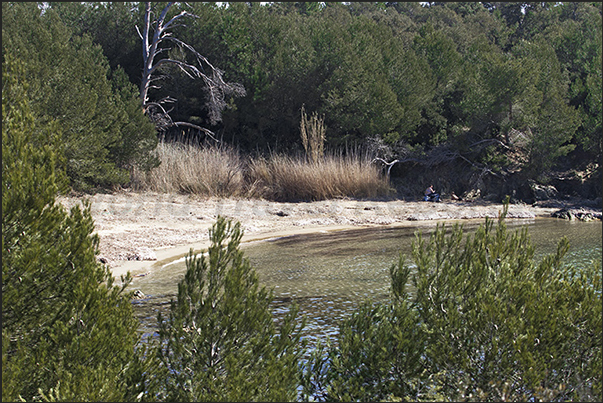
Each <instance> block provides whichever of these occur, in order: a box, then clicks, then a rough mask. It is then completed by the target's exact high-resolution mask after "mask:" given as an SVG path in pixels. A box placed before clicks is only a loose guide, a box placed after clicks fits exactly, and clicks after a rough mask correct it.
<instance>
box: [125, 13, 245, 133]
mask: <svg viewBox="0 0 603 403" xmlns="http://www.w3.org/2000/svg"><path fill="white" fill-rule="evenodd" d="M174 4H175V3H174V2H170V3H168V4H167V5H166V6H165V7H164V8H163V10H162V11H161V13H160V14H159V17H158V18H157V19H154V20H153V19H152V15H151V14H152V6H151V2H147V3H146V9H145V14H144V27H143V29H142V32H141V31H140V29H139V28H138V26H137V27H136V30H137V31H138V35H139V36H140V38H141V39H142V59H143V73H142V80H141V82H140V101H141V103H142V108H143V111H144V112H145V113H146V114H147V115H148V116H149V117H150V118H151V119H152V120H153V121H154V122H155V124H156V126H157V128H158V129H159V130H160V131H162V130H166V129H168V128H169V127H172V126H187V127H192V128H195V129H197V130H201V131H204V132H205V133H206V134H208V135H210V136H211V134H212V133H211V131H209V130H208V129H206V128H202V127H200V126H197V125H194V124H192V123H188V122H174V121H173V120H172V119H171V117H170V115H169V113H168V112H167V111H166V110H165V108H164V107H163V104H165V103H169V102H174V101H175V99H173V98H171V97H167V98H164V99H162V100H159V101H154V102H153V101H151V100H149V90H150V89H152V88H156V89H158V88H159V86H158V85H156V84H154V82H156V81H158V80H161V79H162V78H164V77H163V76H161V75H159V74H158V73H159V70H160V69H161V67H162V66H166V65H168V64H171V65H175V66H177V67H179V68H180V70H181V71H183V72H184V73H185V74H186V75H187V76H189V77H190V78H191V79H196V78H201V79H203V81H204V82H205V85H206V86H207V89H208V91H207V93H208V96H207V99H206V104H207V107H208V111H209V121H210V123H211V124H216V123H218V122H219V121H221V120H222V111H223V110H224V109H225V108H226V106H227V103H226V100H225V97H226V96H228V95H232V96H244V95H245V88H244V87H243V86H242V85H241V84H238V83H227V82H225V81H224V79H223V77H222V75H223V72H222V71H221V70H219V69H217V68H215V67H214V66H213V65H212V64H211V63H209V61H208V60H207V58H205V57H204V56H203V55H201V54H200V53H199V52H197V51H196V50H195V49H194V48H193V47H192V46H190V45H189V44H187V43H185V42H183V41H181V40H180V39H178V38H174V37H173V36H172V35H171V31H170V30H171V29H172V28H174V26H175V24H176V23H177V22H179V20H180V19H182V18H183V17H194V18H198V17H197V16H196V15H194V14H190V13H188V12H186V11H182V12H180V13H179V14H176V15H175V16H173V17H171V18H170V19H169V20H168V21H167V22H166V17H167V14H168V12H169V10H170V8H171V7H172V6H173V5H174ZM168 42H169V43H170V44H172V45H174V44H175V45H176V46H178V47H179V48H181V49H184V50H186V51H188V52H190V53H191V54H192V55H194V56H195V59H196V62H197V63H196V64H197V65H198V66H199V67H200V68H198V67H197V66H195V65H193V64H190V63H186V62H183V61H181V60H176V59H170V58H169V57H168V55H167V54H166V55H161V57H158V56H159V55H160V54H161V53H162V52H165V53H167V52H168V51H169V48H166V47H163V46H162V45H165V44H166V43H168ZM156 59H157V60H156ZM205 71H208V72H209V75H208V74H205V73H204V72H205Z"/></svg>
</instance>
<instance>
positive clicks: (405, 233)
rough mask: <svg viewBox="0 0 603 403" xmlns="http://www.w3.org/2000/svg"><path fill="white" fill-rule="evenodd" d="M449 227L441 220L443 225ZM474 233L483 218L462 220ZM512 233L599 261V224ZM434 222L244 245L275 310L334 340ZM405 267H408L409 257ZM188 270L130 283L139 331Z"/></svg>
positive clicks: (580, 262) (380, 295) (380, 292)
mask: <svg viewBox="0 0 603 403" xmlns="http://www.w3.org/2000/svg"><path fill="white" fill-rule="evenodd" d="M452 224H453V222H451V221H450V222H447V223H446V226H447V227H448V228H451V227H452ZM461 224H463V226H464V229H465V231H466V232H467V233H472V232H473V231H475V229H476V228H477V227H478V226H479V225H480V224H483V220H477V221H466V220H465V221H463V222H461ZM506 224H507V228H508V229H509V230H510V231H516V230H520V229H521V227H523V226H528V228H529V234H530V238H531V240H532V243H533V244H534V246H535V248H536V259H540V258H542V257H543V256H545V255H547V254H550V253H553V252H554V251H555V250H556V247H557V244H558V242H559V240H560V238H561V237H563V236H565V237H567V238H568V239H569V241H570V250H569V252H568V254H567V255H566V258H565V262H566V264H574V265H577V266H582V267H583V266H585V265H589V264H591V263H592V261H593V260H598V261H601V256H602V253H601V250H602V247H601V244H602V231H603V226H602V223H601V221H594V222H574V221H567V220H560V219H553V218H551V219H548V218H539V219H536V220H513V219H507V221H506ZM435 225H436V224H435V223H430V222H427V223H421V224H420V225H417V226H413V227H402V228H401V227H397V228H392V227H383V228H362V229H353V230H346V231H338V232H318V233H314V234H304V235H294V236H290V237H284V238H277V239H273V240H267V241H261V242H254V243H248V244H243V245H242V250H243V251H244V252H245V256H247V258H248V259H249V260H250V262H251V264H252V266H253V267H254V268H255V270H256V272H257V273H258V276H259V279H260V282H261V284H262V285H265V286H267V287H268V288H272V289H273V290H274V296H275V302H274V310H275V314H276V315H277V316H279V315H281V314H283V313H285V312H286V311H287V310H288V306H289V304H290V303H291V301H292V300H294V301H296V302H297V304H298V305H299V307H300V314H302V315H305V316H306V318H307V322H306V323H307V324H306V328H305V331H304V335H305V337H307V338H308V339H309V341H310V343H311V344H312V343H313V341H315V339H317V338H324V337H326V336H328V335H330V336H332V335H335V334H336V333H337V331H338V323H339V321H340V320H341V319H342V318H343V317H345V316H347V315H350V314H351V313H352V312H353V311H354V310H355V308H356V307H357V306H358V304H359V303H360V302H362V301H363V300H367V299H368V300H370V301H374V302H377V301H386V300H387V299H388V295H389V286H390V278H389V269H390V267H391V265H392V264H393V263H396V262H397V261H398V256H399V255H400V253H402V254H405V255H406V256H410V250H411V244H412V241H413V240H414V239H415V233H416V232H417V231H421V232H422V233H423V236H429V234H430V233H431V232H432V231H433V230H434V229H435ZM407 262H408V263H409V264H410V263H411V262H410V260H409V259H408V260H407ZM185 270H186V267H185V264H184V262H182V261H180V262H177V263H174V264H170V265H167V266H164V267H162V268H159V269H154V270H153V271H152V272H151V274H149V275H147V276H145V277H140V278H136V279H135V280H134V282H133V283H132V285H131V287H132V288H134V289H140V290H141V291H142V292H143V293H144V294H145V295H146V298H144V299H142V300H139V301H137V302H136V313H137V315H138V316H139V318H140V319H141V322H142V331H144V332H147V333H152V332H153V330H154V326H155V323H156V317H157V311H158V310H160V309H161V310H163V309H167V307H168V306H169V305H168V303H169V300H170V299H171V298H174V297H175V294H176V292H177V289H178V287H177V284H178V282H179V281H180V280H181V279H182V278H183V277H184V273H185Z"/></svg>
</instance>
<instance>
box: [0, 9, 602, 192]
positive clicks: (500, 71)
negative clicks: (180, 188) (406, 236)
mask: <svg viewBox="0 0 603 403" xmlns="http://www.w3.org/2000/svg"><path fill="white" fill-rule="evenodd" d="M164 11H165V13H166V14H165V15H164V17H163V18H164V19H163V20H161V21H159V20H160V14H161V13H162V12H164ZM145 18H146V19H145ZM172 18H175V20H174V22H173V23H172V24H171V25H169V26H168V25H167V24H168V23H167V22H168V21H171V19H172ZM147 20H149V24H150V25H149V26H148V31H149V32H146V31H145V27H147V24H146V22H145V21H147ZM601 20H602V17H601V3H598V2H569V3H566V2H563V3H521V2H511V3H507V2H493V3H481V2H473V3H456V2H454V3H448V2H441V3H438V2H435V3H401V2H385V3H378V2H372V3H369V2H366V3H356V2H352V3H349V4H345V3H341V2H326V3H299V2H298V3H279V2H276V3H236V2H235V3H228V2H225V3H211V2H198V3H190V4H189V3H174V4H173V5H169V7H168V6H166V5H165V4H150V5H148V7H147V4H146V3H123V2H122V3H120V2H101V3H97V2H76V3H65V2H56V3H55V2H49V3H36V2H25V3H11V2H5V3H3V5H2V37H3V41H2V54H3V60H4V56H5V55H6V54H9V53H11V54H13V57H14V58H16V59H20V60H21V61H22V62H23V63H24V68H25V70H26V73H27V77H28V80H29V81H30V85H29V86H28V90H27V91H28V93H27V97H28V99H29V100H30V102H31V107H32V113H34V114H35V117H36V120H37V121H39V122H51V121H52V122H55V124H58V125H60V126H61V129H60V131H59V133H60V136H59V137H60V141H58V142H57V143H56V146H57V153H58V154H59V157H60V158H59V159H58V162H57V163H58V164H59V166H58V167H57V168H58V169H61V170H62V171H64V172H65V173H66V174H67V176H68V178H69V184H70V186H71V188H72V189H74V190H78V191H82V190H83V191H95V189H96V190H101V189H103V188H105V189H111V188H114V187H129V186H132V185H133V184H134V182H135V181H134V177H133V175H134V171H140V170H142V171H148V170H150V169H153V168H155V167H156V166H157V165H158V164H159V163H160V161H159V160H158V159H157V158H156V153H155V152H154V150H155V148H156V146H157V144H158V142H159V140H161V139H163V140H165V141H168V142H172V141H176V142H183V143H186V144H195V145H200V146H202V145H204V144H209V143H212V142H213V143H215V142H219V143H220V144H221V146H223V147H234V149H236V150H238V151H239V152H240V153H241V158H243V159H244V160H247V159H249V158H251V157H252V156H256V155H259V156H261V157H268V156H270V155H287V156H298V155H303V154H304V153H305V154H306V155H308V157H309V158H310V159H309V161H313V162H316V160H315V158H316V155H314V154H312V153H318V154H320V153H325V154H329V153H331V154H332V155H343V154H345V153H346V152H348V151H350V150H352V152H356V153H359V154H360V155H369V157H370V158H369V160H371V161H372V160H373V159H374V158H380V159H382V160H384V161H387V162H388V163H389V162H393V161H397V162H396V163H394V164H392V165H393V166H392V167H391V170H390V173H391V176H390V179H391V185H392V186H393V187H394V188H396V190H397V191H398V194H397V196H399V197H408V196H412V197H416V194H417V192H418V191H420V190H422V188H424V185H426V184H428V182H429V183H433V184H434V185H435V186H436V188H437V189H438V190H439V191H440V192H442V193H444V194H451V193H452V192H454V193H455V194H457V195H459V196H461V195H467V196H469V195H479V196H480V197H492V198H496V199H497V201H500V200H502V199H503V198H504V195H505V194H509V195H511V196H512V202H514V201H525V202H530V201H531V200H533V199H534V194H533V189H534V186H535V185H538V184H540V185H546V186H554V187H556V189H557V191H558V193H559V194H560V195H561V196H579V197H582V198H590V199H596V198H597V197H601V196H602V186H601V183H602V180H601V158H602V132H603V129H602V125H601V116H602V114H603V113H602V109H601V105H602V104H601V99H602V84H601V82H602V81H601V65H602V62H601V54H602V51H601V47H602V46H601V43H602V39H601V37H602V36H601V35H602V34H601V32H602V23H601ZM162 24H163V25H162ZM143 31H144V33H143ZM153 32H156V33H157V34H158V35H159V36H162V35H163V37H164V38H165V42H159V43H157V46H158V47H159V50H157V52H158V54H157V55H156V58H155V59H153V61H152V62H153V63H154V65H153V67H155V68H154V69H153V70H152V74H151V75H150V76H149V75H148V74H147V76H145V77H146V81H145V83H147V84H148V85H144V88H145V89H144V99H145V101H144V108H143V105H141V98H140V97H141V80H142V78H143V77H141V73H142V72H143V70H144V68H143V67H144V66H143V62H144V60H146V59H144V58H143V51H142V50H143V38H147V39H148V38H151V37H152V35H151V33H153ZM145 35H146V36H145ZM168 37H169V38H170V39H169V40H168ZM170 43H171V45H170ZM193 50H194V52H193ZM191 52H192V53H191ZM163 61H165V62H163ZM168 61H169V62H168ZM197 61H199V63H202V64H201V65H197ZM206 62H209V63H210V65H211V67H210V66H209V65H207V63H206ZM180 67H182V68H180ZM188 67H194V69H196V70H189V69H188ZM144 71H146V70H144ZM195 71H197V72H198V73H199V74H193V73H194V72H195ZM212 71H213V72H214V73H215V74H217V75H216V76H215V77H214V76H212V74H214V73H212ZM149 74H150V73H149ZM212 77H213V78H212ZM149 82H150V84H149ZM229 88H230V90H229ZM231 90H232V91H231ZM151 105H155V106H154V108H155V110H158V108H159V106H157V105H160V106H161V108H163V110H164V111H165V113H163V112H162V113H160V114H158V113H150V112H149V108H150V107H151ZM161 108H160V109H161ZM149 118H151V119H149ZM304 118H305V119H306V120H304ZM312 118H316V120H317V121H320V123H321V126H320V127H318V126H316V125H315V126H312V125H311V124H310V125H305V126H304V125H303V124H302V123H304V122H305V121H308V122H307V123H310V122H309V119H312ZM170 122H171V123H170ZM179 122H181V123H182V124H179ZM177 123H178V124H177ZM304 127H305V128H306V129H308V130H309V129H311V128H312V127H316V128H319V129H321V130H322V132H319V131H317V132H316V135H317V136H318V137H317V138H318V139H322V140H323V141H322V142H320V143H317V145H320V147H318V148H316V149H312V148H311V147H307V146H306V145H305V144H304V136H303V133H301V130H302V129H303V128H304ZM306 138H309V137H306ZM359 150H360V151H359ZM417 179H419V182H421V183H417V184H416V188H415V187H414V182H417ZM423 182H425V183H423ZM173 186H177V185H176V184H174V185H173ZM262 196H263V195H262ZM276 196H278V197H281V196H282V195H281V194H279V193H278V192H277V193H276Z"/></svg>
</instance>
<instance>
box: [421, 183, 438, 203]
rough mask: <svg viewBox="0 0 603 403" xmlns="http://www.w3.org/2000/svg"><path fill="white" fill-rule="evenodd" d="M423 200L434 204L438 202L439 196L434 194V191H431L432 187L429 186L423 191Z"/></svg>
mask: <svg viewBox="0 0 603 403" xmlns="http://www.w3.org/2000/svg"><path fill="white" fill-rule="evenodd" d="M423 200H424V201H435V202H439V201H440V195H439V194H437V193H436V192H435V190H434V189H433V185H429V187H428V188H427V189H425V197H424V198H423Z"/></svg>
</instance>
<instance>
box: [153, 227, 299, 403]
mask: <svg viewBox="0 0 603 403" xmlns="http://www.w3.org/2000/svg"><path fill="white" fill-rule="evenodd" d="M242 235H243V233H242V231H241V226H240V223H238V222H237V223H236V224H234V225H233V223H232V222H231V221H228V220H226V219H225V218H224V217H218V220H217V222H216V223H215V224H214V225H213V227H212V229H211V232H210V239H211V242H212V244H211V246H210V247H209V250H208V252H207V256H206V255H205V254H202V255H201V256H200V257H198V256H197V255H193V253H192V251H191V253H190V255H189V256H188V257H187V260H186V267H187V270H186V274H185V277H184V279H183V280H182V281H181V282H180V283H179V284H178V297H177V300H176V301H174V300H172V303H171V309H170V312H169V316H168V317H167V318H166V319H165V320H164V318H163V317H162V315H161V314H160V315H159V317H158V322H159V339H158V342H157V344H156V346H155V347H154V351H155V354H156V355H157V358H158V360H159V362H160V364H159V365H158V368H157V371H156V375H155V378H154V380H153V381H152V382H151V383H150V385H151V386H150V387H149V390H150V396H156V397H158V398H159V399H160V400H166V401H292V400H295V399H296V395H297V390H296V387H297V384H298V378H299V368H298V360H299V359H300V357H301V354H302V353H303V345H302V343H301V341H300V330H301V328H300V327H297V326H296V324H295V316H296V314H297V308H296V307H295V306H293V307H292V308H291V310H290V312H289V313H288V314H287V315H286V317H285V318H284V319H283V320H282V322H281V323H280V324H279V326H277V325H276V324H275V322H274V320H273V318H272V314H271V309H270V303H271V301H272V292H271V291H270V292H269V291H267V290H266V289H265V288H264V287H262V288H260V287H259V283H258V277H257V274H256V273H255V271H254V270H253V269H252V268H251V266H250V264H249V261H248V260H247V259H246V258H244V256H243V253H242V252H241V251H240V249H239V244H240V241H241V237H242ZM301 326H302V327H303V323H302V325H301Z"/></svg>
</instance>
